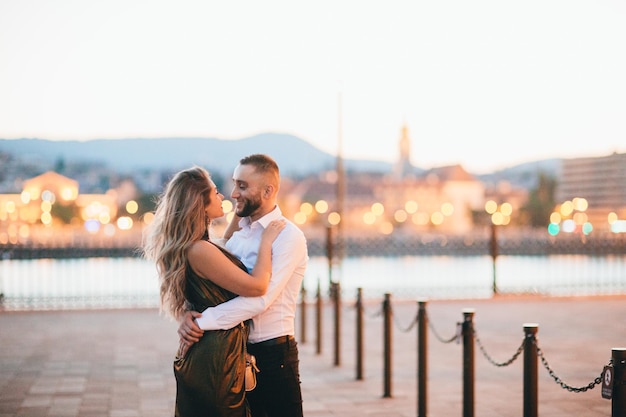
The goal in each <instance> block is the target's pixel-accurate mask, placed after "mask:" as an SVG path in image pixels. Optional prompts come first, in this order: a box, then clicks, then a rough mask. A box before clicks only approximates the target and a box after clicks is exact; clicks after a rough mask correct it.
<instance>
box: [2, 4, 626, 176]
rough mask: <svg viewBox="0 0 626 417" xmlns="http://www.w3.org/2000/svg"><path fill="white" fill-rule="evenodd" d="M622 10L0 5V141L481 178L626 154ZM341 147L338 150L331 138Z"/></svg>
mask: <svg viewBox="0 0 626 417" xmlns="http://www.w3.org/2000/svg"><path fill="white" fill-rule="evenodd" d="M625 18H626V4H624V3H623V2H619V1H608V0H607V1H597V2H592V3H588V2H572V1H565V0H558V1H552V2H548V3H546V2H532V1H531V2H525V3H523V4H517V3H502V2H497V1H478V2H471V3H466V2H462V1H458V0H455V1H453V2H451V3H450V2H447V3H438V2H434V3H415V2H411V1H409V0H401V1H397V2H392V3H385V4H384V6H383V5H382V4H381V3H378V2H356V1H346V2H326V1H321V2H315V3H313V4H306V5H304V4H298V3H293V2H288V1H276V0H271V1H268V2H262V3H255V2H252V1H244V2H237V3H232V4H231V3H228V2H226V3H224V2H213V1H207V2H205V1H183V2H177V3H176V4H175V5H174V4H173V3H170V2H165V1H149V2H148V1H144V0H138V1H133V2H124V1H110V2H106V3H93V2H71V1H69V0H53V1H41V0H25V1H21V2H17V3H16V2H2V3H0V59H1V60H2V62H3V65H2V66H0V91H2V94H0V115H2V119H3V121H2V124H1V125H0V138H5V139H17V138H25V137H39V138H43V139H50V140H90V139H98V138H111V139H116V138H132V137H214V138H219V139H227V140H228V139H238V138H243V137H250V136H253V135H255V134H258V133H265V132H283V133H288V134H292V135H294V136H298V137H301V138H303V139H305V140H306V141H308V142H310V143H312V144H314V145H315V146H317V147H319V148H320V149H321V150H323V151H325V152H328V153H331V154H336V153H337V151H338V150H339V149H341V152H342V154H343V156H344V157H346V158H350V159H369V160H381V161H386V162H390V163H393V162H394V161H396V160H397V157H398V153H397V141H398V139H399V137H400V132H401V129H402V127H403V126H404V125H405V124H406V126H407V127H408V129H409V135H410V138H411V142H412V148H411V162H412V163H413V164H414V165H416V166H423V167H431V166H442V165H451V164H462V165H463V166H464V167H465V168H466V169H467V170H468V171H471V172H475V173H487V172H493V171H495V170H498V169H502V168H504V167H507V166H513V165H517V164H520V163H524V162H527V161H534V160H542V159H549V158H573V157H576V158H578V157H586V156H592V157H595V156H604V155H608V154H611V153H613V152H618V153H623V152H626V124H624V122H623V120H624V114H626V101H624V99H623V97H626V78H624V77H623V74H624V73H626V55H624V54H620V53H618V52H616V51H620V50H621V49H623V44H624V41H625V40H626V26H625V25H623V21H624V20H625ZM340 145H341V146H340Z"/></svg>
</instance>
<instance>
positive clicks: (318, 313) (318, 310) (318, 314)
mask: <svg viewBox="0 0 626 417" xmlns="http://www.w3.org/2000/svg"><path fill="white" fill-rule="evenodd" d="M315 298H316V300H315V318H316V326H315V336H316V342H315V343H316V345H315V353H317V354H318V355H319V354H320V353H322V291H321V288H320V279H319V277H318V278H317V294H316V295H315Z"/></svg>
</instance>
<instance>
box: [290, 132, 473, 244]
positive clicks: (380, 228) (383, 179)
mask: <svg viewBox="0 0 626 417" xmlns="http://www.w3.org/2000/svg"><path fill="white" fill-rule="evenodd" d="M398 149H399V156H398V161H397V163H396V164H395V166H394V168H393V172H391V173H389V174H388V175H382V174H373V173H358V174H354V173H353V174H349V175H347V177H346V180H345V198H344V204H343V207H342V213H343V215H342V220H341V222H342V226H343V230H344V232H345V233H348V234H362V233H368V232H374V233H384V234H390V233H396V232H406V233H415V232H423V233H449V234H463V233H467V232H469V231H470V230H471V229H472V228H473V227H474V224H473V216H472V213H473V212H475V211H477V210H483V207H484V201H485V187H484V185H483V183H482V182H480V181H479V180H478V179H476V178H475V177H474V176H473V175H471V174H469V173H468V172H467V171H465V170H464V169H463V167H462V166H460V165H453V166H447V167H439V168H434V169H431V170H429V171H427V172H425V173H422V174H419V175H418V174H417V173H416V169H415V167H413V165H412V164H411V161H410V149H411V143H410V138H409V134H408V128H407V126H406V125H405V126H403V128H402V134H401V137H400V141H399V143H398ZM336 181H337V176H336V174H335V173H334V172H332V171H330V172H327V173H322V174H321V175H319V176H316V177H309V178H307V179H305V180H302V181H299V182H298V184H293V186H292V187H289V190H288V192H289V194H290V195H289V201H288V204H287V205H286V207H287V210H288V211H289V213H290V214H293V215H296V214H297V211H298V210H302V207H304V206H306V204H310V205H315V203H316V202H318V201H320V200H321V201H325V202H327V203H328V204H329V208H328V211H333V210H336V189H337V187H336ZM303 203H305V204H304V206H303ZM307 207H308V206H307ZM307 210H308V208H307ZM326 216H327V212H324V213H319V212H316V211H313V212H311V213H307V214H305V213H302V212H301V214H299V215H297V216H295V217H294V218H297V219H300V220H301V223H300V224H301V225H302V226H303V228H305V229H307V228H311V229H316V226H315V225H319V224H322V225H324V224H325V223H326ZM317 229H319V227H317Z"/></svg>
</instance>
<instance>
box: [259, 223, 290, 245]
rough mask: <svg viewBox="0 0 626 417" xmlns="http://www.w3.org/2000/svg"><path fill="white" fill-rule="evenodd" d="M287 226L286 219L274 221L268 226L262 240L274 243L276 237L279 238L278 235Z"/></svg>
mask: <svg viewBox="0 0 626 417" xmlns="http://www.w3.org/2000/svg"><path fill="white" fill-rule="evenodd" d="M286 225H287V221H286V220H284V219H280V220H272V222H271V223H270V224H268V225H267V227H266V228H265V230H263V234H262V236H261V239H262V240H265V241H268V242H270V243H271V242H274V240H276V237H278V235H279V234H280V232H282V230H283V229H284V228H285V226H286Z"/></svg>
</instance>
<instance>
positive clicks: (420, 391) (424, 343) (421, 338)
mask: <svg viewBox="0 0 626 417" xmlns="http://www.w3.org/2000/svg"><path fill="white" fill-rule="evenodd" d="M426 303H427V301H426V300H420V301H418V302H417V306H418V307H417V417H426V408H427V407H426V406H427V404H426V398H427V397H426V395H427V386H426V381H427V380H428V367H427V363H426V362H427V360H426V352H427V348H428V317H427V316H426Z"/></svg>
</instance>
